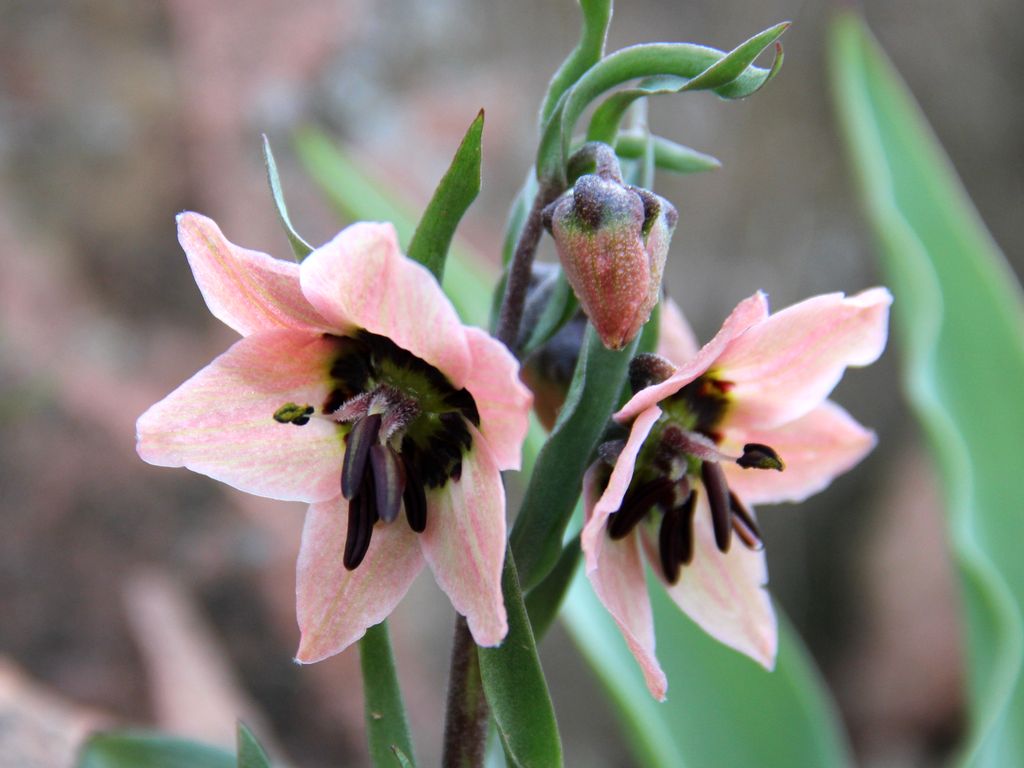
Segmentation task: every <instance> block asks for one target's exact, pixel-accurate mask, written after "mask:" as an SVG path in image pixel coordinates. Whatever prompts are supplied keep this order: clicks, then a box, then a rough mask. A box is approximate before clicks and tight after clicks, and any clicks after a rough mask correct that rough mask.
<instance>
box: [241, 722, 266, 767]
mask: <svg viewBox="0 0 1024 768" xmlns="http://www.w3.org/2000/svg"><path fill="white" fill-rule="evenodd" d="M236 743H237V745H238V747H237V748H238V768H270V758H269V757H267V753H266V752H264V751H263V747H262V746H261V745H260V743H259V742H258V741H257V740H256V737H255V736H254V735H253V732H252V731H250V730H249V727H248V726H247V725H246V724H245V723H241V722H240V723H239V724H238V734H237V737H236Z"/></svg>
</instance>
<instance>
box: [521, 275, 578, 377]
mask: <svg viewBox="0 0 1024 768" xmlns="http://www.w3.org/2000/svg"><path fill="white" fill-rule="evenodd" d="M550 279H551V280H552V281H553V286H552V290H551V294H550V296H549V297H548V299H547V304H546V305H545V306H544V309H543V310H542V311H541V313H540V317H538V318H537V323H536V325H534V327H533V330H532V331H531V332H530V338H529V339H527V340H526V344H524V345H523V348H522V350H521V351H520V353H519V356H520V357H521V358H523V359H525V358H526V357H527V356H528V355H529V354H530V353H531V352H533V351H535V350H536V349H538V348H539V347H541V346H543V345H544V343H545V342H546V341H548V340H549V339H550V338H551V337H552V336H554V335H555V334H556V333H558V330H559V329H560V328H561V327H562V326H563V325H565V324H566V323H567V322H569V321H570V320H571V319H572V318H573V316H574V315H575V314H576V312H577V310H579V307H580V304H579V301H578V300H577V299H576V294H575V293H573V291H572V288H571V287H570V286H569V281H568V280H566V279H565V273H564V272H562V270H561V269H559V270H558V271H557V272H556V273H555V274H554V275H552V276H551V278H550Z"/></svg>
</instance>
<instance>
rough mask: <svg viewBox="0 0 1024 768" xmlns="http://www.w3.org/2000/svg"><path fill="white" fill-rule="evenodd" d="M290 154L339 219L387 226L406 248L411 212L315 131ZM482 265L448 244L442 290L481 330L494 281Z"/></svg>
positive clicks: (298, 139)
mask: <svg viewBox="0 0 1024 768" xmlns="http://www.w3.org/2000/svg"><path fill="white" fill-rule="evenodd" d="M295 150H296V153H297V154H298V157H299V160H300V161H301V162H302V165H303V167H304V168H305V169H306V172H307V173H308V174H309V175H310V177H311V178H312V179H313V180H314V181H315V182H316V183H317V184H318V185H319V186H320V188H321V190H323V192H324V194H325V195H326V196H327V199H328V200H329V201H330V202H331V203H332V204H333V205H334V207H335V208H336V209H337V211H338V212H339V213H340V214H341V216H342V217H343V218H346V219H349V220H356V221H390V222H391V223H392V224H394V225H395V229H396V230H397V231H398V239H399V241H400V242H403V243H407V242H409V239H410V238H411V237H412V235H413V230H414V228H415V226H416V216H415V214H414V213H413V206H412V205H411V204H410V203H409V202H408V201H399V202H396V201H395V195H394V194H393V193H392V192H390V191H385V190H384V189H383V187H382V186H381V185H380V184H379V183H377V182H376V181H375V180H374V179H373V177H372V176H371V175H370V174H368V173H366V172H365V171H363V170H362V169H361V168H360V167H359V166H358V165H357V164H356V163H355V162H354V161H353V160H352V159H351V158H350V157H349V156H348V154H346V153H345V152H344V151H342V150H341V149H340V148H339V147H338V146H337V145H336V144H335V143H334V142H333V141H332V140H331V139H330V138H328V137H327V135H326V134H324V133H323V132H322V131H320V130H318V129H316V128H304V129H302V130H300V131H298V132H297V133H296V135H295ZM482 264H483V262H482V260H480V259H477V258H474V257H473V255H472V254H471V253H470V252H469V251H468V250H466V248H464V247H462V246H460V245H459V242H458V240H457V239H456V241H455V242H453V243H452V247H451V249H450V252H449V257H448V262H447V265H446V267H445V279H444V283H443V285H444V289H445V293H447V294H448V295H449V296H450V297H451V299H452V303H453V304H454V305H455V308H456V309H458V311H459V315H461V317H462V319H463V320H464V321H466V322H469V323H473V324H475V325H484V324H486V322H487V317H488V313H489V312H490V286H491V285H492V284H493V283H494V277H493V275H492V274H490V273H489V272H488V271H487V270H486V269H485V268H484V267H482V266H481V265H482Z"/></svg>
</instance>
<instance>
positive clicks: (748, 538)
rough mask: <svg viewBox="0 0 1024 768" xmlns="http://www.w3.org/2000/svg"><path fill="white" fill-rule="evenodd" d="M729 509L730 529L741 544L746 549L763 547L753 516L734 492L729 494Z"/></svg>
mask: <svg viewBox="0 0 1024 768" xmlns="http://www.w3.org/2000/svg"><path fill="white" fill-rule="evenodd" d="M729 509H731V510H732V529H733V530H734V531H736V535H737V536H739V537H740V541H742V542H743V546H745V547H746V548H747V549H763V548H764V543H763V541H762V538H761V531H760V529H759V528H758V527H757V523H756V522H755V521H754V516H753V515H752V514H750V510H749V509H747V508H746V506H744V504H743V502H742V501H740V500H739V498H737V496H736V494H735V493H730V494H729Z"/></svg>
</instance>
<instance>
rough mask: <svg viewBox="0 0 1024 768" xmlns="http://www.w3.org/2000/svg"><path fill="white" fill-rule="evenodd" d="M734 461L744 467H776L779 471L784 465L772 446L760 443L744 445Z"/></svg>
mask: <svg viewBox="0 0 1024 768" xmlns="http://www.w3.org/2000/svg"><path fill="white" fill-rule="evenodd" d="M736 463H737V464H739V465H740V466H741V467H743V468H744V469H777V470H778V471H780V472H781V471H782V470H783V469H785V467H786V465H785V464H783V463H782V459H780V458H779V454H777V453H776V452H775V449H774V448H772V447H770V446H767V445H762V444H761V443H747V444H746V445H744V446H743V455H742V456H740V457H739V458H738V459H736Z"/></svg>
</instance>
